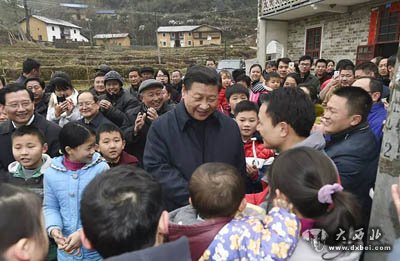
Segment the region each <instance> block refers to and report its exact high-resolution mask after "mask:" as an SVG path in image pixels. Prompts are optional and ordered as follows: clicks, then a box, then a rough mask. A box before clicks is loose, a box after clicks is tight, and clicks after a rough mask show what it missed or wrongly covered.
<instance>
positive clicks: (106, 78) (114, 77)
mask: <svg viewBox="0 0 400 261" xmlns="http://www.w3.org/2000/svg"><path fill="white" fill-rule="evenodd" d="M110 80H116V81H118V82H119V83H120V84H121V86H122V85H124V79H123V78H122V76H121V75H120V74H119V73H118V72H116V71H109V72H108V73H106V75H105V76H104V85H105V84H106V82H107V81H110Z"/></svg>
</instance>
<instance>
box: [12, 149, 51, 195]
mask: <svg viewBox="0 0 400 261" xmlns="http://www.w3.org/2000/svg"><path fill="white" fill-rule="evenodd" d="M42 161H43V164H42V166H40V168H38V169H37V170H36V171H35V172H34V173H33V175H32V177H29V178H26V176H25V173H24V168H23V167H22V165H21V164H20V163H19V162H18V161H14V162H12V163H10V165H8V172H9V176H8V179H7V182H8V183H11V184H14V185H16V186H19V187H24V188H27V189H28V190H31V191H33V192H35V193H36V194H37V195H38V196H40V197H41V198H42V199H43V174H44V172H45V171H46V170H47V169H48V168H49V167H50V164H51V158H50V156H49V155H47V154H42Z"/></svg>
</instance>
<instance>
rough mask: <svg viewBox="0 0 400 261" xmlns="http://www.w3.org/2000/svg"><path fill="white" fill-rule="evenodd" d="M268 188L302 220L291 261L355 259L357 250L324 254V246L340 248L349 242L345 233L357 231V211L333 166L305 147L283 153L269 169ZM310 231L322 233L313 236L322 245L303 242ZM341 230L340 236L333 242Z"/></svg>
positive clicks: (358, 217) (322, 154)
mask: <svg viewBox="0 0 400 261" xmlns="http://www.w3.org/2000/svg"><path fill="white" fill-rule="evenodd" d="M269 186H270V191H271V195H270V198H271V199H274V198H282V199H285V200H287V201H288V202H290V203H291V204H292V205H293V208H292V209H293V212H294V213H295V214H296V215H297V216H298V217H299V218H301V219H302V225H303V228H302V233H301V235H300V236H301V237H302V240H299V244H298V246H297V247H296V250H295V252H294V254H293V256H292V257H291V260H306V259H307V260H328V259H329V260H358V259H359V256H360V254H361V252H360V251H359V252H354V251H353V252H340V251H336V252H332V251H328V246H337V245H341V244H342V243H343V241H342V239H343V237H346V239H349V238H348V237H349V231H354V230H356V229H358V228H359V224H360V208H359V206H358V205H357V200H356V198H355V196H353V195H352V194H351V193H349V192H346V191H343V187H342V186H341V185H340V179H339V175H338V173H337V170H336V168H335V166H334V164H333V163H332V161H331V160H330V159H329V158H328V157H327V156H326V155H325V154H324V153H323V152H320V151H317V150H314V149H311V148H306V147H299V148H294V149H291V150H288V151H285V152H284V153H282V154H281V155H280V156H279V157H278V158H277V159H276V160H275V161H274V163H273V165H272V166H271V168H270V171H269ZM306 229H308V230H306ZM312 230H314V232H315V231H322V234H319V235H314V236H316V237H318V236H319V239H320V241H321V242H319V243H322V245H319V246H317V245H314V247H312V245H311V244H310V243H308V242H307V241H310V239H312V237H313V235H312V234H311V233H309V231H312ZM324 231H325V232H324ZM342 231H345V233H344V234H343V235H342V236H343V237H342V236H341V237H340V238H339V239H338V240H337V237H338V235H339V234H340V232H342ZM364 232H366V231H364ZM365 234H366V233H365ZM311 242H314V243H315V242H316V241H315V240H314V241H313V240H311ZM357 243H360V242H357Z"/></svg>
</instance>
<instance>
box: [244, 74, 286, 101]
mask: <svg viewBox="0 0 400 261" xmlns="http://www.w3.org/2000/svg"><path fill="white" fill-rule="evenodd" d="M280 79H281V78H280V76H279V74H278V73H276V72H271V73H268V74H266V75H265V76H262V77H261V80H262V81H263V86H264V90H259V91H256V92H254V91H252V92H251V93H250V101H252V102H254V103H256V104H257V103H258V101H259V99H260V95H261V94H263V93H267V94H268V93H270V92H272V91H273V90H275V89H278V88H279V87H280V84H281V82H280Z"/></svg>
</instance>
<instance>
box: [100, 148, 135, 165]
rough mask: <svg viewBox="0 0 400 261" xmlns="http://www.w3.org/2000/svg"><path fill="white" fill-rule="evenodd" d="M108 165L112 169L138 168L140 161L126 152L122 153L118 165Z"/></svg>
mask: <svg viewBox="0 0 400 261" xmlns="http://www.w3.org/2000/svg"><path fill="white" fill-rule="evenodd" d="M107 163H108V165H110V167H116V166H119V165H131V166H137V165H138V163H139V160H138V159H137V158H136V157H135V156H132V155H131V154H129V153H127V152H125V151H122V154H121V157H120V158H119V161H118V163H116V164H115V163H110V162H107Z"/></svg>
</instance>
